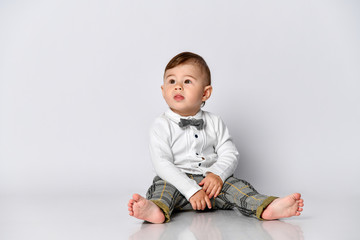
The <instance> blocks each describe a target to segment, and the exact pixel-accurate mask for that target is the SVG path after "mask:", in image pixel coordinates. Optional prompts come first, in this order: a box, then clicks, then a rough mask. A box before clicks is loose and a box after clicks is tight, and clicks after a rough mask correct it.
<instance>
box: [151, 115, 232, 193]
mask: <svg viewBox="0 0 360 240" xmlns="http://www.w3.org/2000/svg"><path fill="white" fill-rule="evenodd" d="M180 118H186V119H190V118H195V119H203V120H204V128H203V129H202V130H197V129H196V127H194V126H187V127H185V128H181V127H179V125H178V123H179V122H180ZM150 155H151V160H152V163H153V166H154V169H155V172H156V174H157V175H158V176H159V177H160V178H162V179H163V180H165V181H168V182H169V183H171V184H172V185H174V186H175V187H176V189H178V190H179V191H180V192H181V193H182V194H183V195H184V196H185V197H186V199H187V200H189V199H190V197H191V196H192V195H194V194H195V193H196V192H197V191H199V190H200V189H201V187H200V186H199V185H198V184H197V183H196V182H195V181H194V180H192V179H191V178H189V177H188V176H187V175H186V173H190V174H202V175H203V176H206V173H208V172H212V173H214V174H216V175H218V176H220V178H221V179H222V181H223V182H224V181H225V180H226V179H227V178H228V177H230V176H231V175H232V174H233V173H234V171H235V169H236V166H237V163H238V160H237V156H238V151H237V149H236V147H235V145H234V144H233V142H232V138H231V136H230V135H229V132H228V129H227V127H226V126H225V124H224V122H223V121H222V120H221V119H220V117H218V116H216V115H214V114H211V113H209V112H206V111H202V110H200V111H199V112H198V113H197V114H196V115H195V116H191V117H182V116H180V115H179V114H176V113H174V112H173V111H171V110H170V109H169V110H168V111H167V112H165V113H164V114H162V115H161V116H160V117H158V118H157V119H156V120H155V122H154V124H153V127H152V128H151V130H150Z"/></svg>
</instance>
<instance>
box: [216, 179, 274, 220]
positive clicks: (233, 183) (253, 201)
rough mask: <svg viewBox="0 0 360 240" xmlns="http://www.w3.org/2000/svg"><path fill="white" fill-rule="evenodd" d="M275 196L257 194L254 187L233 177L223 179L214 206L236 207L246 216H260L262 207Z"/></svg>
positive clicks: (259, 217) (221, 207) (222, 207)
mask: <svg viewBox="0 0 360 240" xmlns="http://www.w3.org/2000/svg"><path fill="white" fill-rule="evenodd" d="M276 198H277V197H273V196H267V195H263V194H259V193H258V192H257V191H256V190H255V189H254V187H253V186H252V185H251V184H250V183H248V182H246V181H244V180H240V179H237V178H234V177H229V178H228V179H226V180H225V182H224V184H223V188H222V190H221V192H220V194H219V196H218V197H217V198H216V207H217V208H220V209H232V208H234V207H236V208H237V209H239V211H240V212H241V213H242V214H244V215H246V216H256V217H257V218H258V219H262V218H261V214H262V212H263V211H264V209H265V208H266V207H267V206H268V205H269V204H270V203H271V202H272V201H274V200H275V199H276Z"/></svg>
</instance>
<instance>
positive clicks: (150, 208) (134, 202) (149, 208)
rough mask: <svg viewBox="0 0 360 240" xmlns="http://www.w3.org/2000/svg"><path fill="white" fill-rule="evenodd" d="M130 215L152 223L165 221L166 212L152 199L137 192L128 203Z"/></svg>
mask: <svg viewBox="0 0 360 240" xmlns="http://www.w3.org/2000/svg"><path fill="white" fill-rule="evenodd" d="M128 207H129V208H128V210H129V215H130V216H133V217H136V218H138V219H141V220H145V221H148V222H151V223H163V222H164V221H165V216H164V213H163V212H162V211H161V209H160V208H159V207H158V206H157V205H156V204H155V203H153V202H152V201H149V200H147V199H145V198H143V197H142V196H140V195H139V194H137V193H135V194H134V195H133V198H132V199H130V200H129V203H128Z"/></svg>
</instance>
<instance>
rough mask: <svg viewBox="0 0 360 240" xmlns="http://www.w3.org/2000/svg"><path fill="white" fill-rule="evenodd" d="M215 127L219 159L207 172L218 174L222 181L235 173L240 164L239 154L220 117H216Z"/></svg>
mask: <svg viewBox="0 0 360 240" xmlns="http://www.w3.org/2000/svg"><path fill="white" fill-rule="evenodd" d="M213 123H214V127H215V131H216V134H217V138H218V139H217V144H216V145H215V152H216V153H217V155H218V159H217V161H216V162H215V163H214V164H213V165H212V166H211V167H209V168H208V170H207V173H214V174H216V175H218V176H219V177H220V178H221V180H222V182H224V181H225V180H226V179H227V178H228V177H230V176H231V175H232V174H234V172H235V169H236V166H237V164H238V158H237V156H238V155H239V153H238V151H237V149H236V147H235V145H234V143H233V141H232V138H231V136H230V134H229V131H228V129H227V127H226V125H225V123H224V122H223V121H222V120H221V119H220V118H216V119H214V122H213Z"/></svg>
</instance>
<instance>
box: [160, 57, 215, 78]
mask: <svg viewBox="0 0 360 240" xmlns="http://www.w3.org/2000/svg"><path fill="white" fill-rule="evenodd" d="M185 63H194V64H196V65H198V66H200V68H201V70H202V71H204V72H205V75H206V80H207V83H206V85H211V74H210V69H209V67H208V65H207V64H206V62H205V60H204V59H203V58H202V57H201V56H199V55H197V54H195V53H192V52H182V53H179V54H178V55H176V56H175V57H173V58H172V59H171V60H170V62H169V63H168V64H167V65H166V67H165V71H164V72H166V71H167V70H169V69H171V68H174V67H176V66H178V65H181V64H185Z"/></svg>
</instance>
